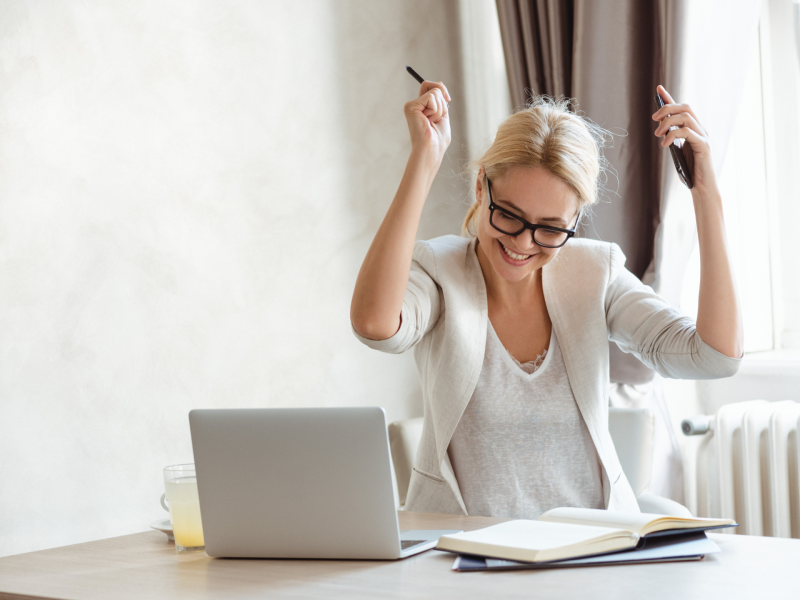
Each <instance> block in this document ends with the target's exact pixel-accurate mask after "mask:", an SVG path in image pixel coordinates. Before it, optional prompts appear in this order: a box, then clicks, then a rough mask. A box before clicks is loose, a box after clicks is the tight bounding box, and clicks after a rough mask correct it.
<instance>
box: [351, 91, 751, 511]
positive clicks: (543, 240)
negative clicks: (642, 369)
mask: <svg viewBox="0 0 800 600" xmlns="http://www.w3.org/2000/svg"><path fill="white" fill-rule="evenodd" d="M658 92H659V93H660V94H661V96H662V98H664V100H665V101H666V106H664V107H663V108H661V109H660V110H659V111H658V112H656V113H655V114H654V115H653V120H654V121H657V122H659V123H658V125H657V127H656V129H655V134H656V135H657V136H663V140H662V142H661V143H662V145H664V146H666V145H668V144H670V143H672V142H673V140H675V139H676V138H678V137H680V138H684V139H686V140H687V142H688V144H689V145H690V146H691V149H692V151H693V152H694V165H693V175H694V182H695V185H694V188H693V189H692V198H693V200H694V206H695V212H696V217H697V230H698V234H699V241H700V257H701V264H702V268H701V284H700V299H699V311H698V317H697V322H695V321H693V320H692V319H690V318H687V317H685V316H683V315H681V314H680V313H678V312H677V311H676V310H674V309H673V308H671V307H670V306H669V305H667V304H666V302H665V301H664V300H662V299H661V298H660V297H659V296H658V295H656V294H655V293H654V292H653V290H652V289H650V288H649V287H647V286H645V285H643V284H642V283H641V282H640V281H639V280H638V279H637V278H636V277H635V276H633V275H632V274H631V273H630V272H629V271H628V270H627V269H625V266H624V265H625V257H624V255H623V254H622V252H621V250H620V249H619V247H618V246H617V245H616V244H610V243H604V242H598V241H592V240H586V239H577V238H573V234H574V232H575V229H576V227H577V225H578V222H579V221H580V219H581V217H582V215H583V214H584V212H585V211H584V209H585V208H586V207H588V206H590V205H591V204H593V203H594V202H595V201H596V200H597V178H598V176H599V175H600V172H601V161H602V156H601V143H600V140H599V138H598V137H597V135H596V134H594V133H593V132H594V131H595V130H594V129H593V128H592V126H591V125H589V124H588V123H587V122H585V121H584V120H583V119H582V118H581V117H579V116H577V115H575V114H573V113H571V112H570V111H569V110H568V107H567V106H566V104H565V103H558V102H553V101H551V100H548V99H538V100H536V101H535V102H533V103H532V105H531V106H530V107H528V108H527V109H525V110H522V111H520V112H518V113H516V114H514V115H512V116H511V117H509V118H508V119H507V120H506V121H505V122H504V123H503V124H502V125H501V126H500V128H499V129H498V132H497V136H496V139H495V141H494V143H493V144H492V146H491V147H490V148H489V150H488V151H487V152H486V153H485V154H484V155H483V156H482V157H481V158H480V159H479V160H478V161H477V166H478V168H477V179H476V183H475V202H474V204H473V205H472V207H471V208H470V209H469V212H468V214H467V218H466V222H465V224H464V230H465V233H467V235H466V236H465V237H458V236H444V237H441V238H437V239H434V240H429V241H420V242H416V243H415V241H414V238H415V235H416V231H417V226H418V224H419V220H420V215H421V213H422V207H423V204H424V203H425V199H426V197H427V195H428V191H429V190H430V186H431V183H432V182H433V179H434V177H435V176H436V172H437V170H438V168H439V165H440V164H441V161H442V157H443V155H444V153H445V150H446V149H447V146H448V145H449V143H450V123H449V119H448V104H447V103H448V102H449V100H450V95H449V93H448V91H447V88H446V87H445V86H444V85H443V84H442V83H432V82H424V83H423V84H422V86H421V88H420V93H419V97H418V98H416V99H415V100H412V101H410V102H408V103H407V104H406V105H405V115H406V119H407V121H408V127H409V131H410V134H411V148H412V149H411V155H410V157H409V159H408V164H407V166H406V170H405V173H404V175H403V179H402V181H401V183H400V187H399V189H398V191H397V195H396V196H395V198H394V200H393V202H392V204H391V206H390V207H389V210H388V212H387V214H386V217H385V218H384V220H383V223H382V224H381V226H380V228H379V229H378V232H377V234H376V235H375V239H374V241H373V242H372V245H371V247H370V249H369V252H368V253H367V256H366V258H365V259H364V263H363V265H362V267H361V271H360V273H359V275H358V280H357V282H356V287H355V291H354V294H353V301H352V306H351V314H350V318H351V321H352V324H353V329H354V330H355V333H356V335H357V337H358V338H359V339H360V340H361V341H362V342H363V343H365V344H366V345H368V346H369V347H371V348H375V349H378V350H382V351H384V352H392V353H400V352H405V351H406V350H408V349H410V348H412V347H413V348H414V349H415V358H416V363H417V367H418V371H419V374H420V378H421V383H422V390H423V402H424V413H425V414H424V426H423V433H422V440H421V442H420V447H419V450H418V452H417V459H416V464H415V466H414V470H413V474H412V477H411V482H410V485H409V490H408V496H407V500H406V507H407V509H408V510H415V511H424V512H439V513H455V514H470V515H486V516H497V517H512V518H528V519H532V518H536V517H538V516H539V515H540V514H541V513H543V512H545V511H547V510H549V509H550V508H554V507H557V506H579V507H589V508H608V509H614V510H629V511H638V510H639V509H638V506H637V503H636V498H635V497H634V494H633V491H632V490H631V487H630V485H629V484H628V482H627V480H626V479H625V475H624V474H623V473H622V469H621V467H620V463H619V460H618V458H617V455H616V452H615V450H614V445H613V443H612V441H611V437H610V435H609V431H608V389H609V365H608V362H609V357H608V340H609V339H610V340H613V341H614V342H616V343H617V344H618V345H619V346H620V347H621V348H622V349H623V350H624V351H626V352H630V353H633V354H635V355H636V356H637V357H638V358H639V359H640V360H642V361H643V362H644V363H645V364H646V365H648V366H650V367H652V368H653V369H655V370H656V371H657V372H658V373H660V374H661V375H662V376H665V377H673V378H690V379H704V378H716V377H728V376H731V375H733V374H734V373H736V371H737V370H738V367H739V358H740V357H741V356H742V348H743V339H742V324H741V317H740V312H739V302H738V299H737V294H736V288H735V285H734V281H733V275H732V269H731V261H730V257H729V254H728V250H727V246H726V240H725V228H724V222H723V215H722V202H721V198H720V193H719V189H718V188H717V185H716V181H715V178H714V173H713V170H712V165H711V154H710V149H709V143H708V138H707V134H706V133H705V131H704V130H703V128H702V126H701V125H700V124H699V122H698V121H697V119H696V117H695V115H694V113H693V112H692V110H691V108H690V107H689V106H687V105H681V104H675V103H674V102H673V100H672V99H671V98H670V97H669V95H668V94H667V93H666V91H665V90H664V89H663V88H661V87H659V89H658ZM668 114H669V115H671V116H669V117H667V115H668ZM671 126H676V127H678V129H677V130H675V131H669V127H671Z"/></svg>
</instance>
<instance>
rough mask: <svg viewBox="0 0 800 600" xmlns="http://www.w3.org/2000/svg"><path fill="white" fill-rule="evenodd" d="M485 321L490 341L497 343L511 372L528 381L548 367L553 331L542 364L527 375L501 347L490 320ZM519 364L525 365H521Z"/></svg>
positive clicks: (501, 343) (551, 354) (552, 345)
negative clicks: (487, 325)
mask: <svg viewBox="0 0 800 600" xmlns="http://www.w3.org/2000/svg"><path fill="white" fill-rule="evenodd" d="M486 321H487V322H488V323H489V335H490V336H492V339H493V340H494V341H495V342H496V343H497V347H498V349H499V350H500V354H502V355H503V360H504V361H505V362H506V364H507V365H509V366H510V367H512V369H513V370H515V371H519V373H520V375H522V376H523V377H525V378H526V379H528V380H531V379H534V378H536V377H538V376H539V375H540V374H541V373H543V372H544V370H545V368H546V367H547V365H549V364H550V362H551V361H552V359H551V357H552V356H553V354H554V352H553V349H554V344H553V340H554V339H555V335H556V334H555V329H553V328H550V343H549V345H548V346H547V354H546V355H545V357H544V360H543V361H542V364H541V365H539V368H538V369H536V370H535V371H534V372H533V373H528V372H526V371H525V370H523V368H522V367H521V366H520V365H519V364H517V363H518V361H515V359H514V357H513V356H511V353H510V352H509V351H508V349H507V348H506V347H505V346H504V345H503V342H502V341H500V336H499V335H497V332H496V331H495V330H494V325H492V320H491V319H486ZM540 356H541V355H540ZM534 360H535V359H534ZM528 362H531V361H528ZM521 364H525V363H521Z"/></svg>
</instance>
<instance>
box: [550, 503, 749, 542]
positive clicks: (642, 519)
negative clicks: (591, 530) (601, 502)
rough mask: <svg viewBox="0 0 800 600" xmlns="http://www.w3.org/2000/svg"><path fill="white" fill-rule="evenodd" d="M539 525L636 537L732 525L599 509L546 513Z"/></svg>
mask: <svg viewBox="0 0 800 600" xmlns="http://www.w3.org/2000/svg"><path fill="white" fill-rule="evenodd" d="M539 520H540V521H550V522H554V523H573V524H575V525H598V526H601V527H614V528H617V529H627V530H628V531H633V532H635V533H638V534H639V535H642V536H643V535H647V534H648V533H652V532H655V531H664V530H667V529H687V528H694V527H712V526H715V525H726V524H733V521H732V520H731V519H708V518H698V517H670V516H667V515H656V514H653V513H634V512H624V511H617V510H602V509H599V508H554V509H552V510H548V511H547V512H546V513H544V514H543V515H542V516H541V517H539Z"/></svg>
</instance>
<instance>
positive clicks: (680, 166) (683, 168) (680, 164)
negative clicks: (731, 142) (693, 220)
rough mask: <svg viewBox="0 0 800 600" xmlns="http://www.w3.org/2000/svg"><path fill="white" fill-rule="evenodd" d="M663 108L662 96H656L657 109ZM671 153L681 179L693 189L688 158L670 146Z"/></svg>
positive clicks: (681, 149) (677, 148) (680, 150)
mask: <svg viewBox="0 0 800 600" xmlns="http://www.w3.org/2000/svg"><path fill="white" fill-rule="evenodd" d="M662 106H664V101H663V100H662V99H661V96H659V95H658V94H656V107H658V108H661V107H662ZM684 143H685V142H684ZM669 153H670V154H671V155H672V163H673V164H674V165H675V170H676V171H677V172H678V177H680V178H681V181H682V182H683V183H684V185H685V186H686V187H688V188H689V189H692V186H693V185H694V182H693V181H692V174H691V173H690V172H689V165H688V164H687V163H686V156H685V155H684V154H683V148H679V147H678V146H676V145H675V144H670V145H669Z"/></svg>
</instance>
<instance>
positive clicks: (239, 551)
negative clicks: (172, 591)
mask: <svg viewBox="0 0 800 600" xmlns="http://www.w3.org/2000/svg"><path fill="white" fill-rule="evenodd" d="M189 424H190V428H191V433H192V446H193V449H194V460H195V466H196V469H197V486H198V492H199V495H200V511H201V515H202V520H203V534H204V537H205V544H206V553H207V554H208V555H209V556H216V557H253V558H257V557H260V558H348V559H369V558H374V559H387V558H398V557H399V556H400V540H399V528H398V522H397V512H396V510H395V505H394V492H393V488H392V479H391V478H392V471H391V465H390V453H389V440H388V435H387V432H386V418H385V413H384V411H383V409H382V408H380V407H363V408H349V407H348V408H266V409H210V410H193V411H191V412H190V413H189Z"/></svg>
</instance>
